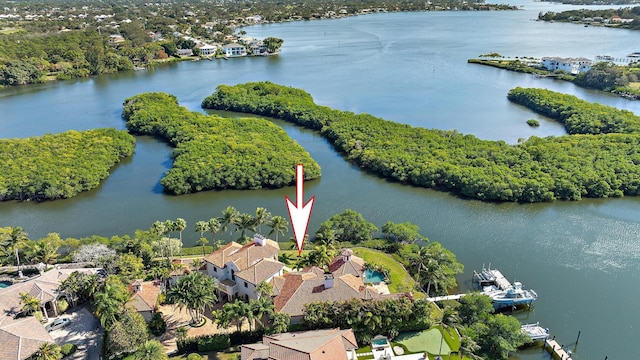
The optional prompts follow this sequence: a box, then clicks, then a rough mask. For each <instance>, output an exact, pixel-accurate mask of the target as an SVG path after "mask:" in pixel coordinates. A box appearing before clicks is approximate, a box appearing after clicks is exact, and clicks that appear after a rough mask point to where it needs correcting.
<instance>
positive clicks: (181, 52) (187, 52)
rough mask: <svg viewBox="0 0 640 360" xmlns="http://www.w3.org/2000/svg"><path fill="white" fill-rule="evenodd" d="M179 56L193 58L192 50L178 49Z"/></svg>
mask: <svg viewBox="0 0 640 360" xmlns="http://www.w3.org/2000/svg"><path fill="white" fill-rule="evenodd" d="M178 55H179V56H193V50H192V49H178Z"/></svg>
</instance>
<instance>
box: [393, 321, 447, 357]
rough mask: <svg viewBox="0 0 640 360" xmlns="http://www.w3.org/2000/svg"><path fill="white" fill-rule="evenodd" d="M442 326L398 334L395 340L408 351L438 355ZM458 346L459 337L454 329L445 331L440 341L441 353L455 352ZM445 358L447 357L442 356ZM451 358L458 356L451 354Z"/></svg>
mask: <svg viewBox="0 0 640 360" xmlns="http://www.w3.org/2000/svg"><path fill="white" fill-rule="evenodd" d="M442 333H443V332H442V328H441V327H440V326H434V327H432V328H431V329H429V330H424V331H418V332H408V333H404V334H400V336H398V338H396V341H397V342H398V343H400V344H402V345H404V346H405V347H406V348H407V349H408V350H409V351H410V352H423V351H426V352H428V353H429V354H434V355H438V353H439V352H440V341H441V339H442ZM459 348H460V338H459V336H458V334H457V333H456V332H455V331H445V332H444V341H443V342H442V355H449V354H452V353H456V352H457V351H458V349H459ZM444 358H445V359H446V358H447V357H444ZM451 358H456V359H457V358H458V357H457V356H453V355H451Z"/></svg>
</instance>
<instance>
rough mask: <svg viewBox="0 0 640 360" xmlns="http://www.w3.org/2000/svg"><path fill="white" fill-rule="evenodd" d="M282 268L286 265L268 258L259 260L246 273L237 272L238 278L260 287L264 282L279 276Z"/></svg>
mask: <svg viewBox="0 0 640 360" xmlns="http://www.w3.org/2000/svg"><path fill="white" fill-rule="evenodd" d="M282 268H284V264H283V263H281V262H280V261H278V260H273V259H271V258H266V259H262V260H259V261H258V262H257V263H256V264H255V265H254V266H251V267H249V268H248V269H246V270H244V271H240V272H237V273H236V276H237V277H239V278H241V279H242V280H245V281H247V282H250V283H252V284H253V285H258V284H260V283H261V282H263V281H264V280H266V279H268V278H270V277H272V276H274V275H276V274H278V273H279V272H280V270H282Z"/></svg>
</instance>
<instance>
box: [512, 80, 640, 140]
mask: <svg viewBox="0 0 640 360" xmlns="http://www.w3.org/2000/svg"><path fill="white" fill-rule="evenodd" d="M507 98H508V99H509V100H511V101H513V102H514V103H516V104H520V105H523V106H526V107H527V108H529V109H531V110H533V111H535V112H537V113H540V114H542V115H545V116H548V117H550V118H552V119H554V120H557V121H558V122H560V123H561V124H563V125H564V127H565V129H566V130H567V132H568V133H569V134H609V133H638V132H639V131H640V117H638V116H636V115H635V114H634V113H632V112H631V111H628V110H620V109H616V108H614V107H611V106H606V105H602V104H598V103H590V102H588V101H584V100H582V99H579V98H577V97H575V96H573V95H567V94H561V93H558V92H555V91H551V90H546V89H535V88H521V87H517V88H514V89H511V90H510V91H509V93H508V94H507Z"/></svg>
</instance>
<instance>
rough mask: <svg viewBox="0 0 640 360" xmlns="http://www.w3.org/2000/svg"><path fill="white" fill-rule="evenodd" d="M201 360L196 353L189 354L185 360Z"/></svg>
mask: <svg viewBox="0 0 640 360" xmlns="http://www.w3.org/2000/svg"><path fill="white" fill-rule="evenodd" d="M201 359H202V356H200V354H196V353H191V354H189V356H187V360H201Z"/></svg>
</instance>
